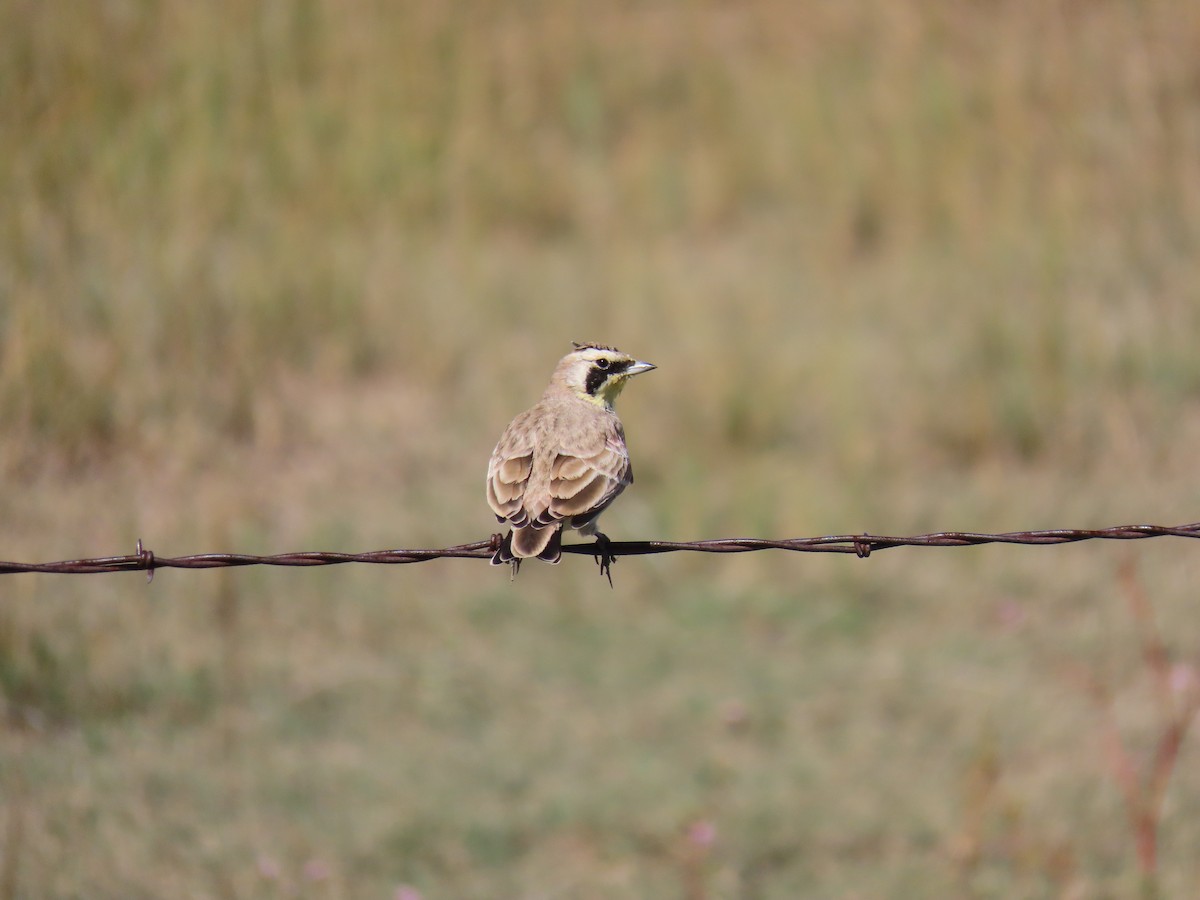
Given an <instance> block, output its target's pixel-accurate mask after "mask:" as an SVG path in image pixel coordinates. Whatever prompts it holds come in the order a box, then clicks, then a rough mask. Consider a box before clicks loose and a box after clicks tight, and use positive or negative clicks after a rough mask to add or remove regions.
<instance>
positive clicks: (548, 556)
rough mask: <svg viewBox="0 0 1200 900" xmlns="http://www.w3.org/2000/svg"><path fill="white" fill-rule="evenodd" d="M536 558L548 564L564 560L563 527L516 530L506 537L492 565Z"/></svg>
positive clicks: (530, 527)
mask: <svg viewBox="0 0 1200 900" xmlns="http://www.w3.org/2000/svg"><path fill="white" fill-rule="evenodd" d="M534 556H536V557H537V558H538V559H540V560H544V561H545V562H548V563H556V562H558V561H559V560H560V559H562V525H561V524H560V525H552V526H549V527H546V528H534V527H533V526H532V525H527V526H525V527H524V528H514V529H513V530H512V531H510V532H509V533H508V534H506V535H505V536H504V540H503V541H502V542H501V544H500V549H499V550H497V551H496V552H495V554H493V555H492V565H493V566H499V565H503V564H504V563H511V562H519V561H520V560H522V559H529V558H531V557H534Z"/></svg>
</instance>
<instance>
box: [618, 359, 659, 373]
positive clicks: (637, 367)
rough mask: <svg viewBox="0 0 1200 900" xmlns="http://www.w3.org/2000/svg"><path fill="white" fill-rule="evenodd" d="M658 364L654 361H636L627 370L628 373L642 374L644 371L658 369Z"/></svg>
mask: <svg viewBox="0 0 1200 900" xmlns="http://www.w3.org/2000/svg"><path fill="white" fill-rule="evenodd" d="M657 368H658V366H656V365H654V363H648V362H640V361H639V362H635V363H634V364H633V365H632V366H630V367H629V368H628V369H626V370H625V374H626V375H640V374H642V373H643V372H649V371H650V370H651V369H657Z"/></svg>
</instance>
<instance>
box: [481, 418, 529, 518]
mask: <svg viewBox="0 0 1200 900" xmlns="http://www.w3.org/2000/svg"><path fill="white" fill-rule="evenodd" d="M534 447H535V441H534V435H533V432H532V431H531V430H530V429H528V428H526V427H524V423H523V422H522V417H518V418H517V419H515V420H513V423H512V424H511V425H509V426H508V429H507V430H506V431H505V432H504V434H503V435H502V436H501V437H500V442H499V443H498V444H496V449H495V450H493V451H492V458H491V460H490V461H489V462H488V474H487V499H488V505H489V506H491V507H492V512H494V513H495V514H496V518H497V519H498V520H499V521H501V522H504V521H508V522H511V523H512V524H513V526H514V527H517V528H520V527H522V526H524V525H527V524H529V513H528V512H526V510H525V489H526V487H528V486H529V474H530V472H532V471H533V452H534Z"/></svg>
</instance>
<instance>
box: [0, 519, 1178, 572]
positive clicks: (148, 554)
mask: <svg viewBox="0 0 1200 900" xmlns="http://www.w3.org/2000/svg"><path fill="white" fill-rule="evenodd" d="M1153 537H1184V538H1200V522H1197V523H1194V524H1191V525H1175V526H1164V525H1117V526H1115V527H1112V528H1099V529H1078V528H1055V529H1049V530H1044V531H1010V532H1006V533H1004V534H978V533H975V532H966V531H939V532H935V533H932V534H919V535H915V536H912V537H886V536H882V535H873V534H840V535H826V536H824V537H811V538H784V539H780V540H772V539H763V538H718V539H716V540H705V541H608V542H606V543H605V544H601V543H590V544H569V545H566V546H564V547H563V548H562V549H563V552H564V553H577V554H583V555H585V556H595V557H597V558H598V559H599V558H601V557H602V555H604V554H605V553H607V556H608V558H609V559H612V558H616V557H621V556H646V555H649V554H653V553H675V552H679V551H685V550H686V551H692V552H696V553H749V552H752V551H755V550H791V551H794V552H801V553H853V554H855V555H856V556H858V557H860V558H863V559H865V558H866V557H868V556H870V555H871V553H873V552H875V551H877V550H887V549H888V548H890V547H975V546H979V545H981V544H1022V545H1036V546H1042V545H1047V544H1071V543H1076V542H1078V541H1092V540H1115V541H1128V540H1140V539H1143V538H1153ZM499 542H500V535H492V536H491V537H490V538H489V539H488V540H485V541H475V542H474V543H470V544H458V545H457V546H454V547H443V548H441V549H438V550H374V551H371V552H369V553H329V552H323V551H305V552H300V553H279V554H275V555H273V556H252V555H250V554H246V553H200V554H196V555H192V556H174V557H171V556H158V555H156V554H155V553H153V552H152V551H151V550H149V549H146V548H144V547H143V545H142V542H141V540H138V542H137V549H136V551H135V552H134V553H133V554H131V555H129V556H103V557H97V558H94V559H71V560H63V561H61V562H49V563H18V562H0V575H9V574H14V573H17V572H50V573H59V574H70V575H94V574H99V573H102V572H147V573H150V574H153V573H154V571H155V570H156V569H215V568H228V567H234V566H336V565H342V564H344V563H375V564H377V565H398V564H401V563H416V562H425V561H427V560H431V559H446V558H457V559H489V558H491V555H492V554H493V553H494V552H495V550H496V548H497V547H498V546H499Z"/></svg>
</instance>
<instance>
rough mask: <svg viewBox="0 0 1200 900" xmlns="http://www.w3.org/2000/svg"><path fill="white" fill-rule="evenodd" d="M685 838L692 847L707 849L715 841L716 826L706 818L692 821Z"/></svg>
mask: <svg viewBox="0 0 1200 900" xmlns="http://www.w3.org/2000/svg"><path fill="white" fill-rule="evenodd" d="M687 839H688V843H690V844H691V845H692V846H694V847H702V848H704V849H708V848H709V847H711V846H712V845H713V844H715V843H716V842H717V826H716V825H715V824H714V823H713V822H710V821H709V820H708V819H701V820H700V821H699V822H694V823H692V827H691V828H689V829H688V833H687Z"/></svg>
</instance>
